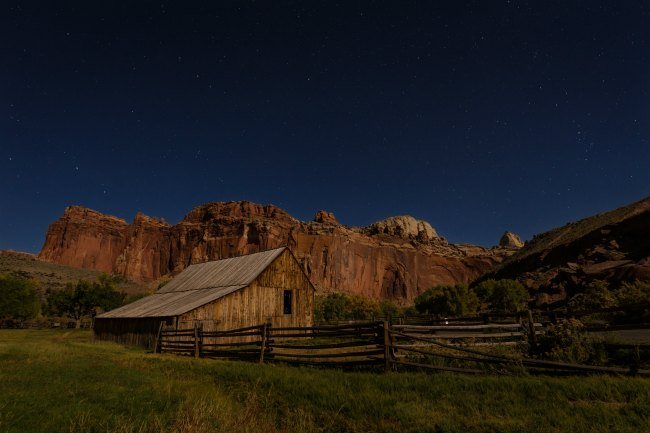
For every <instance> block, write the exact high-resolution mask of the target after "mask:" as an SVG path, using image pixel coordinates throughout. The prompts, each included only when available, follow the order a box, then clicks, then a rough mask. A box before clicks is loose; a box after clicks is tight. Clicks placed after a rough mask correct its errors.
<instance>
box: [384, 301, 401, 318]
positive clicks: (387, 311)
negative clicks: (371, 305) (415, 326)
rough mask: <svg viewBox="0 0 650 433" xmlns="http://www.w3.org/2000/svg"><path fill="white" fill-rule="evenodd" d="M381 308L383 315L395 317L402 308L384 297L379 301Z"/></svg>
mask: <svg viewBox="0 0 650 433" xmlns="http://www.w3.org/2000/svg"><path fill="white" fill-rule="evenodd" d="M379 310H380V313H381V315H382V316H383V317H395V316H398V315H399V314H400V308H399V307H398V306H397V305H396V304H395V303H394V302H393V301H391V300H390V299H384V300H383V301H381V302H380V303H379Z"/></svg>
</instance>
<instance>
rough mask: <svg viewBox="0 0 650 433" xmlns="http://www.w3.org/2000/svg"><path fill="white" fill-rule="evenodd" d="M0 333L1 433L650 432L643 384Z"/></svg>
mask: <svg viewBox="0 0 650 433" xmlns="http://www.w3.org/2000/svg"><path fill="white" fill-rule="evenodd" d="M90 337H91V336H90V333H89V332H88V331H83V330H80V331H76V330H75V331H63V330H58V331H53V330H41V331H38V330H2V331H0V432H3V433H13V432H20V433H28V432H38V433H44V432H70V433H71V432H167V431H169V432H187V433H190V432H212V431H216V432H221V431H223V432H277V431H287V432H292V431H297V432H384V431H385V432H400V431H403V432H465V433H468V432H536V431H537V432H560V431H563V432H564V431H566V432H594V431H603V432H604V431H621V432H624V431H629V432H640V431H650V380H648V379H634V378H615V377H588V378H578V377H575V378H574V377H569V378H547V377H527V376H518V377H514V376H513V377H504V376H481V377H473V376H463V375H455V374H420V373H391V374H388V375H382V374H375V373H369V372H342V371H336V370H320V369H310V368H295V367H288V366H283V365H263V366H260V365H257V364H251V363H245V362H222V361H215V360H206V359H199V360H196V359H191V358H182V357H176V356H172V355H152V354H146V353H144V351H142V350H140V349H133V348H124V347H121V346H119V345H116V344H110V343H92V342H91V340H90Z"/></svg>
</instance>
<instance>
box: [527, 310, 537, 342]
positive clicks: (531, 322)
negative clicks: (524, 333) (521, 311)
mask: <svg viewBox="0 0 650 433" xmlns="http://www.w3.org/2000/svg"><path fill="white" fill-rule="evenodd" d="M528 331H529V336H530V341H529V342H530V345H531V347H533V348H536V347H537V334H536V333H535V321H534V320H533V312H532V311H531V310H528Z"/></svg>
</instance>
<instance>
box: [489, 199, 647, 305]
mask: <svg viewBox="0 0 650 433" xmlns="http://www.w3.org/2000/svg"><path fill="white" fill-rule="evenodd" d="M483 278H517V279H518V280H520V281H521V282H522V283H523V284H524V285H525V286H527V287H528V288H529V289H530V290H531V291H534V292H535V293H536V296H537V300H538V303H539V304H543V303H553V302H556V301H561V300H565V299H567V298H569V297H571V296H572V295H573V294H575V293H577V292H579V291H581V290H582V289H583V287H584V285H585V283H588V282H589V281H592V280H595V279H599V280H606V281H608V282H610V284H611V285H612V286H614V287H615V286H616V285H617V284H620V282H622V281H632V280H635V279H640V280H650V197H648V198H646V199H644V200H641V201H638V202H636V203H632V204H631V205H628V206H625V207H622V208H619V209H616V210H613V211H610V212H606V213H602V214H599V215H595V216H592V217H589V218H585V219H582V220H580V221H576V222H574V223H570V224H567V225H565V226H563V227H559V228H556V229H553V230H550V231H548V232H546V233H542V234H539V235H536V236H535V237H533V239H532V240H531V241H530V242H527V243H526V245H525V246H523V247H522V248H521V249H519V250H518V251H517V252H516V253H515V254H514V255H512V256H510V257H509V258H507V259H506V260H505V261H504V262H503V263H502V264H501V265H499V266H498V267H497V268H496V269H495V270H494V271H493V272H491V273H489V274H488V275H485V276H484V277H483Z"/></svg>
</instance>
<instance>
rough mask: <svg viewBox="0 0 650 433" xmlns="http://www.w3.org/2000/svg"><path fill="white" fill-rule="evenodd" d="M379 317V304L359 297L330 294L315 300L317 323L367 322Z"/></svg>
mask: <svg viewBox="0 0 650 433" xmlns="http://www.w3.org/2000/svg"><path fill="white" fill-rule="evenodd" d="M380 315H381V309H380V306H379V303H377V302H376V301H373V300H372V299H369V298H366V297H365V296H360V295H346V294H344V293H330V294H329V295H327V296H324V297H319V298H316V302H315V306H314V316H315V318H316V320H318V321H332V320H369V319H372V318H373V317H378V316H380Z"/></svg>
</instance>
